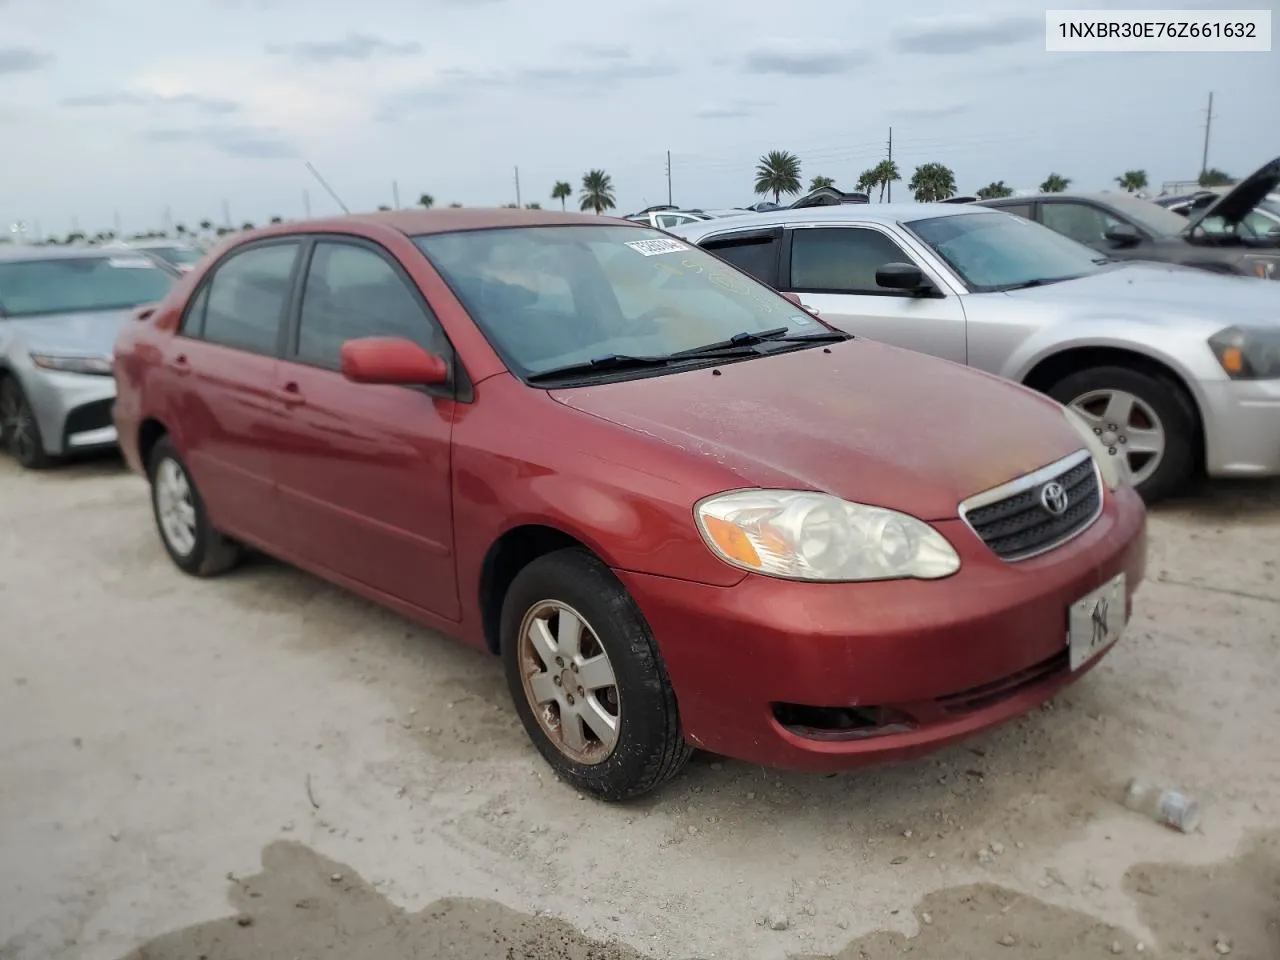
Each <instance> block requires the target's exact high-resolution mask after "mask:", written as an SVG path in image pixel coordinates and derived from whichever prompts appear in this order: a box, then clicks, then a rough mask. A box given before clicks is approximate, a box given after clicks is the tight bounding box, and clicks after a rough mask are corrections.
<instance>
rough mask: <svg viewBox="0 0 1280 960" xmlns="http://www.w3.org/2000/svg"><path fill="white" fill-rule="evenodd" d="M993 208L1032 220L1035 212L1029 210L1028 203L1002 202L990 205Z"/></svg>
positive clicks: (1029, 205)
mask: <svg viewBox="0 0 1280 960" xmlns="http://www.w3.org/2000/svg"><path fill="white" fill-rule="evenodd" d="M991 209H993V210H999V211H1000V212H1001V213H1012V214H1013V215H1014V216H1016V217H1022V218H1023V219H1024V220H1034V219H1035V214H1034V213H1032V211H1031V204H1029V203H1002V204H1000V206H998V207H992V208H991Z"/></svg>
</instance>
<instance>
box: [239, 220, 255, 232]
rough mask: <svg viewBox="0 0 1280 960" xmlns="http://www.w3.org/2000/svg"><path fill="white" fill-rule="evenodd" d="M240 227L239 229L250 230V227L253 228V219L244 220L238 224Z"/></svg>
mask: <svg viewBox="0 0 1280 960" xmlns="http://www.w3.org/2000/svg"><path fill="white" fill-rule="evenodd" d="M240 229H241V230H252V229H253V221H252V220H246V221H245V222H244V223H242V224H240Z"/></svg>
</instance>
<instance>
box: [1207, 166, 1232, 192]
mask: <svg viewBox="0 0 1280 960" xmlns="http://www.w3.org/2000/svg"><path fill="white" fill-rule="evenodd" d="M1230 183H1231V177H1230V176H1228V175H1227V174H1226V173H1224V172H1223V171H1221V170H1219V169H1218V168H1217V167H1210V168H1209V169H1208V170H1205V171H1204V172H1203V173H1201V174H1200V186H1202V187H1225V186H1228V185H1229V184H1230Z"/></svg>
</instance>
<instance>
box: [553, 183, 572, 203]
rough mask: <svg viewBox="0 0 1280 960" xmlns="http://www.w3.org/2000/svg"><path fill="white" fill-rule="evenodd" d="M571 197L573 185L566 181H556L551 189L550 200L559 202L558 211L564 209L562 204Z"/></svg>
mask: <svg viewBox="0 0 1280 960" xmlns="http://www.w3.org/2000/svg"><path fill="white" fill-rule="evenodd" d="M572 196H573V184H571V183H570V182H569V181H568V180H557V181H556V185H555V186H554V187H552V188H551V199H552V200H559V201H560V209H561V210H563V209H565V205H564V202H565V201H566V200H568V199H569V198H570V197H572Z"/></svg>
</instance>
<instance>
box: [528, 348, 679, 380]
mask: <svg viewBox="0 0 1280 960" xmlns="http://www.w3.org/2000/svg"><path fill="white" fill-rule="evenodd" d="M671 359H672V358H671V357H669V356H663V357H645V356H632V355H630V354H625V353H610V354H607V355H605V356H603V357H593V358H592V359H590V360H587V361H585V362H583V363H570V364H566V365H565V366H563V367H552V368H551V369H550V370H539V371H538V372H537V373H531V374H529V376H527V377H525V380H527V381H529V382H530V383H536V382H538V381H539V380H554V379H556V378H557V377H571V376H573V375H574V374H575V373H601V372H603V371H606V370H637V369H640V368H642V367H664V366H666V365H667V364H668V363H670V362H671Z"/></svg>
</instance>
